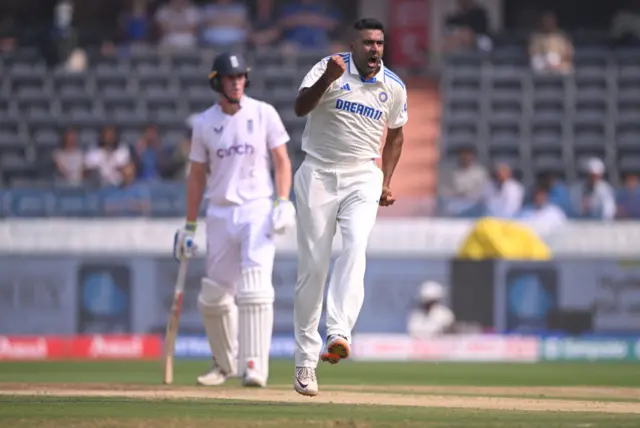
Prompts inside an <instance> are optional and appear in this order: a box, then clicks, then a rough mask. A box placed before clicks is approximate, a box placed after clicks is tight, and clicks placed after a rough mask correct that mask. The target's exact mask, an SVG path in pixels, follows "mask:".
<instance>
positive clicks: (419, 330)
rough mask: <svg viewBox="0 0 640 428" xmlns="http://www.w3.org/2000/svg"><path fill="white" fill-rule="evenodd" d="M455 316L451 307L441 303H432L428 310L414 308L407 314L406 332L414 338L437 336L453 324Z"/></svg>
mask: <svg viewBox="0 0 640 428" xmlns="http://www.w3.org/2000/svg"><path fill="white" fill-rule="evenodd" d="M454 322H455V316H454V315H453V312H451V309H449V308H447V307H446V306H445V305H443V304H442V303H436V304H434V305H433V306H432V307H431V309H430V310H429V312H425V311H424V310H422V309H416V310H414V311H412V312H411V314H410V315H409V320H408V322H407V332H408V333H409V335H410V336H411V337H413V338H414V339H421V338H428V337H433V336H438V335H441V334H444V333H447V331H448V330H449V329H450V328H451V327H452V326H453V323H454Z"/></svg>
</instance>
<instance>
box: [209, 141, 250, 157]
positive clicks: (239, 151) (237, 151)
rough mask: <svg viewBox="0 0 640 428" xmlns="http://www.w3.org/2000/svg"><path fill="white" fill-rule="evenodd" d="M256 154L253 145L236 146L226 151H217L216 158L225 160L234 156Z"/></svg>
mask: <svg viewBox="0 0 640 428" xmlns="http://www.w3.org/2000/svg"><path fill="white" fill-rule="evenodd" d="M254 152H255V148H254V147H253V146H252V145H251V144H246V143H245V144H234V145H233V146H229V147H227V148H226V149H218V150H216V156H218V157H219V158H220V159H224V158H229V157H232V156H244V155H252V154H253V153H254Z"/></svg>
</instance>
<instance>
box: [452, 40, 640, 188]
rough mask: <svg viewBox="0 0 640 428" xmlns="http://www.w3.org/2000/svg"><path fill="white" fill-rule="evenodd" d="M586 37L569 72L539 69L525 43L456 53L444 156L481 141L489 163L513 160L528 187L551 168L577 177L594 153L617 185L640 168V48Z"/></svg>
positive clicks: (484, 159) (578, 42)
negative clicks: (612, 45) (615, 45)
mask: <svg viewBox="0 0 640 428" xmlns="http://www.w3.org/2000/svg"><path fill="white" fill-rule="evenodd" d="M586 39H587V38H583V39H581V38H580V37H577V38H576V42H575V43H576V56H575V72H574V73H572V74H570V75H567V76H551V75H537V74H535V73H533V72H531V71H530V69H529V67H528V59H527V57H526V51H525V49H524V48H523V46H522V45H521V46H520V47H517V46H516V47H514V46H498V48H497V49H496V50H495V51H494V52H492V53H491V54H480V53H461V54H455V55H451V56H450V57H448V58H447V60H446V66H445V70H444V72H443V74H442V75H443V78H442V82H441V85H442V97H443V103H444V105H443V118H442V129H441V136H442V137H441V156H442V159H446V158H450V157H451V155H452V154H453V153H454V152H455V150H456V149H457V148H459V147H461V146H466V145H473V146H475V147H476V148H477V151H478V155H479V160H480V161H481V162H483V163H485V164H489V162H490V161H491V160H495V159H496V158H501V159H505V160H507V161H508V162H510V163H511V164H512V165H513V166H514V168H515V172H516V175H517V176H519V177H520V178H521V179H522V180H523V181H524V182H525V184H526V185H528V186H530V185H531V184H532V183H533V181H534V180H535V177H536V176H537V174H538V173H540V172H544V171H553V172H555V173H557V174H559V175H561V176H562V177H564V178H565V179H566V180H568V181H572V180H575V179H576V178H578V177H580V170H579V166H580V161H581V160H582V159H584V158H585V157H588V156H593V155H595V156H598V157H601V158H602V159H603V161H604V162H605V164H606V166H607V179H608V180H609V181H610V182H611V183H612V184H613V185H619V177H620V173H623V172H631V171H634V172H640V144H639V142H640V52H639V51H636V50H632V51H629V50H627V49H621V50H611V49H608V48H606V47H604V44H605V43H604V41H603V40H604V39H602V38H600V39H599V38H598V37H591V38H588V40H586Z"/></svg>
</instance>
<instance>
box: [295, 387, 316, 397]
mask: <svg viewBox="0 0 640 428" xmlns="http://www.w3.org/2000/svg"><path fill="white" fill-rule="evenodd" d="M293 389H295V390H296V392H297V393H298V394H300V395H304V396H306V397H315V396H316V395H318V391H307V390H304V389H298V386H297V385H295V384H294V385H293Z"/></svg>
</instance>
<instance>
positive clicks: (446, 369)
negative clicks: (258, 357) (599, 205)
mask: <svg viewBox="0 0 640 428" xmlns="http://www.w3.org/2000/svg"><path fill="white" fill-rule="evenodd" d="M208 365H209V363H208V362H207V361H178V362H177V364H176V368H175V376H176V380H175V382H176V383H177V384H182V385H193V384H194V382H195V378H196V376H198V375H200V374H202V373H203V372H204V371H206V370H207V369H208ZM161 372H162V366H161V363H160V362H157V363H155V362H138V361H136V362H99V363H96V362H46V363H40V362H27V363H8V362H6V363H0V382H109V383H136V384H138V383H139V384H157V383H159V382H160V381H161ZM292 375H293V363H292V362H290V361H282V360H276V361H272V363H271V369H270V382H271V384H274V385H276V384H289V383H290V381H291V376H292ZM318 377H319V378H320V381H321V382H322V383H325V384H347V385H471V386H494V385H495V386H618V387H640V364H634V363H629V364H625V363H537V364H500V363H498V364H495V363H413V362H407V363H377V362H376V363H368V362H367V363H364V362H357V363H356V362H342V363H340V364H336V365H333V366H331V365H327V364H320V365H319V366H318Z"/></svg>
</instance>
